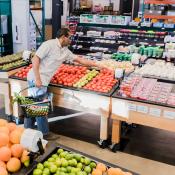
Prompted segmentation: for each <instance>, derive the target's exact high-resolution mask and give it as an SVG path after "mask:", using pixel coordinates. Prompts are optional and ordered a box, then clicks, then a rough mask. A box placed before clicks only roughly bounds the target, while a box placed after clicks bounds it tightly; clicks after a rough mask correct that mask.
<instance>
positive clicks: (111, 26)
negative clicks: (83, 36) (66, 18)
mask: <svg viewBox="0 0 175 175" xmlns="http://www.w3.org/2000/svg"><path fill="white" fill-rule="evenodd" d="M78 26H79V27H89V28H91V27H102V28H108V29H109V30H110V29H114V31H116V29H131V30H132V29H136V30H153V31H158V32H159V31H162V32H164V31H168V32H173V31H174V28H160V27H152V26H151V27H146V26H140V25H138V26H129V25H127V26H121V25H110V24H108V25H106V24H95V23H79V24H78Z"/></svg>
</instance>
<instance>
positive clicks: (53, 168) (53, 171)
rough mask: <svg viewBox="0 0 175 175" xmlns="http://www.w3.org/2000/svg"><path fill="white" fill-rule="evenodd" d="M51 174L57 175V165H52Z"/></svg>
mask: <svg viewBox="0 0 175 175" xmlns="http://www.w3.org/2000/svg"><path fill="white" fill-rule="evenodd" d="M49 170H50V172H51V173H55V172H56V171H57V166H56V165H51V166H50V168H49Z"/></svg>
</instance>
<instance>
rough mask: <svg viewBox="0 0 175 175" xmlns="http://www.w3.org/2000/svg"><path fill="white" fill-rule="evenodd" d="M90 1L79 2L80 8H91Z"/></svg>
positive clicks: (91, 3) (81, 0)
mask: <svg viewBox="0 0 175 175" xmlns="http://www.w3.org/2000/svg"><path fill="white" fill-rule="evenodd" d="M92 6H93V2H92V0H80V7H86V8H92Z"/></svg>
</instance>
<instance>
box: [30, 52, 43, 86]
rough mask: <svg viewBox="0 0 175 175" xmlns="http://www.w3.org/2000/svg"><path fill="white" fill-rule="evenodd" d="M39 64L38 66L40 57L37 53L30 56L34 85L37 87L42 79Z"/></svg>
mask: <svg viewBox="0 0 175 175" xmlns="http://www.w3.org/2000/svg"><path fill="white" fill-rule="evenodd" d="M39 66H40V58H39V57H38V56H37V55H35V56H34V57H33V58H32V67H33V72H34V75H35V86H36V87H38V88H40V87H41V86H42V81H41V77H40V73H39Z"/></svg>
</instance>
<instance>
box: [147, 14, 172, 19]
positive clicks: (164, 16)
mask: <svg viewBox="0 0 175 175" xmlns="http://www.w3.org/2000/svg"><path fill="white" fill-rule="evenodd" d="M144 18H150V19H175V16H167V15H148V14H145V15H144Z"/></svg>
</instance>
